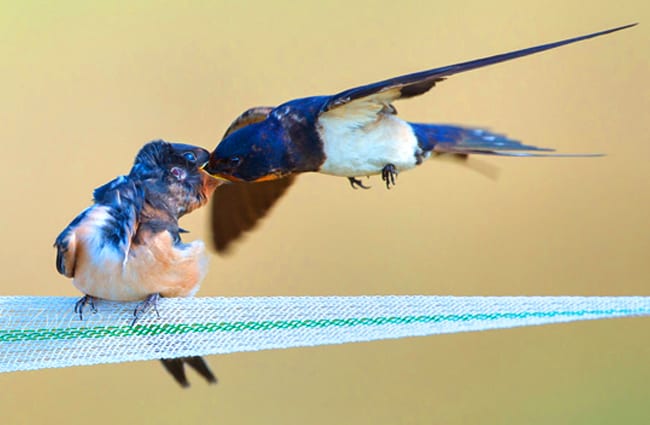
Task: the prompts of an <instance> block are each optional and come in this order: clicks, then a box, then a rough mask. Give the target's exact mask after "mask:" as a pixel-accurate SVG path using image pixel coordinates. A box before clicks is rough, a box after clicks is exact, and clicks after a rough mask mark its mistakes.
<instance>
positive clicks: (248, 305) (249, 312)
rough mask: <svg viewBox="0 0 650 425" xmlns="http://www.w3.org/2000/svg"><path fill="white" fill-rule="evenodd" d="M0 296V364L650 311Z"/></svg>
mask: <svg viewBox="0 0 650 425" xmlns="http://www.w3.org/2000/svg"><path fill="white" fill-rule="evenodd" d="M75 302H76V299H74V298H65V297H0V372H12V371H19V370H33V369H41V368H53V367H69V366H81V365H92V364H99V363H117V362H127V361H137V360H152V359H160V358H174V357H183V356H197V355H201V356H203V355H210V354H222V353H233V352H238V351H256V350H268V349H279V348H290V347H304V346H315V345H324V344H344V343H350V342H360V341H373V340H380V339H389V338H404V337H412V336H424V335H434V334H442V333H454V332H468V331H482V330H488V329H498V328H512V327H516V326H531V325H543V324H550V323H560V322H571V321H576V320H592V319H606V318H615V317H630V316H647V315H650V297H451V296H361V297H245V298H182V299H181V298H179V299H163V300H161V301H160V303H159V304H158V313H159V314H158V315H157V314H156V312H154V311H150V312H148V313H147V314H146V315H145V317H143V318H142V319H140V320H139V321H138V323H137V324H136V325H135V326H131V322H132V321H133V309H134V307H135V304H134V303H114V302H108V301H97V302H96V303H95V306H96V312H93V311H92V309H91V308H90V306H87V307H86V311H84V317H83V320H82V319H80V318H79V316H78V315H77V314H75V313H74V311H73V310H74V304H75Z"/></svg>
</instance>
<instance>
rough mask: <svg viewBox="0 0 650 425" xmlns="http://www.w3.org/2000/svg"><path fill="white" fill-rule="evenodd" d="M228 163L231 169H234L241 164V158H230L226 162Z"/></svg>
mask: <svg viewBox="0 0 650 425" xmlns="http://www.w3.org/2000/svg"><path fill="white" fill-rule="evenodd" d="M228 161H229V162H230V166H231V167H236V166H238V165H239V164H241V157H240V156H236V155H235V156H231V157H230V159H229V160H228Z"/></svg>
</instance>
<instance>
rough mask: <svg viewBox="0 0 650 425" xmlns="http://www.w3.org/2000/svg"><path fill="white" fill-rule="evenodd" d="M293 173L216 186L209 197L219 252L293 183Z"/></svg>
mask: <svg viewBox="0 0 650 425" xmlns="http://www.w3.org/2000/svg"><path fill="white" fill-rule="evenodd" d="M294 180H295V176H288V177H283V178H280V179H276V180H270V181H265V182H259V183H232V184H224V185H221V186H219V187H218V188H217V190H216V191H215V193H214V197H213V198H214V199H213V200H212V217H211V218H212V242H213V243H214V247H215V249H216V250H217V251H218V252H221V253H223V252H226V251H227V250H228V249H229V247H230V245H231V244H232V243H233V242H234V241H235V240H236V239H238V238H239V237H240V236H242V234H243V233H244V232H246V231H249V230H251V229H253V228H254V227H255V225H256V224H257V222H258V221H259V220H260V219H261V218H262V217H264V216H265V215H266V214H267V213H268V212H269V210H270V209H271V208H272V207H273V205H275V203H276V202H277V200H278V199H280V197H281V196H282V195H283V194H284V192H286V190H287V189H288V188H289V186H291V185H292V184H293V182H294Z"/></svg>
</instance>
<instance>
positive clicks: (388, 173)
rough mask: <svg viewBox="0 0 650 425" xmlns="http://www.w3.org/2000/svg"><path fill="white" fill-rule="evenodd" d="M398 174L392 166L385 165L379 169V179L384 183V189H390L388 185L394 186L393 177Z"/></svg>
mask: <svg viewBox="0 0 650 425" xmlns="http://www.w3.org/2000/svg"><path fill="white" fill-rule="evenodd" d="M398 174H399V172H398V171H397V168H395V166H394V165H393V164H386V165H385V166H384V168H382V169H381V179H382V180H383V181H385V182H386V189H390V185H391V184H392V185H393V186H395V177H397V175H398Z"/></svg>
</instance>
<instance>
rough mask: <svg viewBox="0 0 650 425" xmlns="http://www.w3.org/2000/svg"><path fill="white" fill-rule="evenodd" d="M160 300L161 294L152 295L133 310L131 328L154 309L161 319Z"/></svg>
mask: <svg viewBox="0 0 650 425" xmlns="http://www.w3.org/2000/svg"><path fill="white" fill-rule="evenodd" d="M159 300H160V294H151V295H149V296H148V297H147V298H146V299H145V300H144V301H142V302H141V303H140V304H138V305H137V307H136V308H135V310H133V322H131V326H133V325H135V322H137V321H138V319H139V318H140V317H142V315H143V314H145V313H146V312H147V311H148V310H149V309H150V308H152V307H153V310H154V311H155V312H156V316H158V317H160V313H158V301H159Z"/></svg>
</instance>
